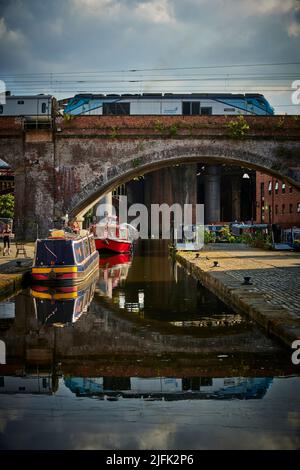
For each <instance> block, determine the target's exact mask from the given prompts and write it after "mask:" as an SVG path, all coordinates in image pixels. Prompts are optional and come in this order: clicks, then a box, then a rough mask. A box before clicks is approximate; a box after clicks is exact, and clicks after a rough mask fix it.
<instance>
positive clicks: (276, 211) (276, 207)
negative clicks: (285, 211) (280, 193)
mask: <svg viewBox="0 0 300 470" xmlns="http://www.w3.org/2000/svg"><path fill="white" fill-rule="evenodd" d="M275 214H276V215H278V206H277V204H276V206H275Z"/></svg>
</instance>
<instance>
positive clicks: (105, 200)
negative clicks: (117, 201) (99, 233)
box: [96, 192, 112, 220]
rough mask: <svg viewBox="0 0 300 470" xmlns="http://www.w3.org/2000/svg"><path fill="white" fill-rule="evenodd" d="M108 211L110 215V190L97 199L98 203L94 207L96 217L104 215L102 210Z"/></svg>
mask: <svg viewBox="0 0 300 470" xmlns="http://www.w3.org/2000/svg"><path fill="white" fill-rule="evenodd" d="M106 211H107V212H108V214H109V215H112V192H110V193H107V194H105V195H104V196H103V197H102V198H101V199H100V201H99V205H98V207H97V209H96V216H97V219H98V220H99V219H101V218H102V217H104V212H106Z"/></svg>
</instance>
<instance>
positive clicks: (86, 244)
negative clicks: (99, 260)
mask: <svg viewBox="0 0 300 470" xmlns="http://www.w3.org/2000/svg"><path fill="white" fill-rule="evenodd" d="M83 246H84V255H85V257H86V258H87V257H88V256H90V245H89V241H88V239H87V238H84V240H83Z"/></svg>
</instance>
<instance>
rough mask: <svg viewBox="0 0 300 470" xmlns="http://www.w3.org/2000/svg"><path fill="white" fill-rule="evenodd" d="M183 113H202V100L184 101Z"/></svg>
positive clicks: (188, 114)
mask: <svg viewBox="0 0 300 470" xmlns="http://www.w3.org/2000/svg"><path fill="white" fill-rule="evenodd" d="M182 114H183V115H184V116H190V115H198V114H200V101H183V103H182Z"/></svg>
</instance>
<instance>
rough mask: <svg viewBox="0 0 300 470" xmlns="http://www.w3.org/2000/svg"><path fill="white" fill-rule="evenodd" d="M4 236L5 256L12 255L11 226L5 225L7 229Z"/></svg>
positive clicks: (3, 233)
mask: <svg viewBox="0 0 300 470" xmlns="http://www.w3.org/2000/svg"><path fill="white" fill-rule="evenodd" d="M2 235H3V243H4V247H3V256H5V255H6V254H8V255H10V236H11V228H10V225H9V224H6V225H5V229H4V230H3V232H2Z"/></svg>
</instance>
